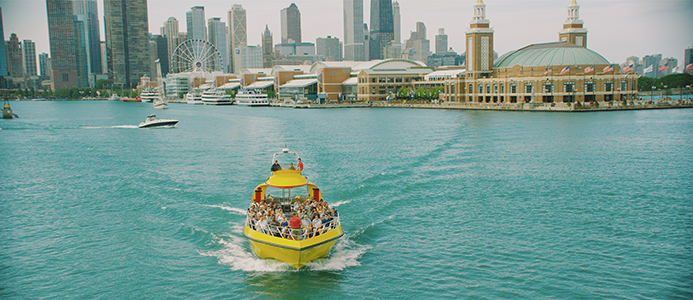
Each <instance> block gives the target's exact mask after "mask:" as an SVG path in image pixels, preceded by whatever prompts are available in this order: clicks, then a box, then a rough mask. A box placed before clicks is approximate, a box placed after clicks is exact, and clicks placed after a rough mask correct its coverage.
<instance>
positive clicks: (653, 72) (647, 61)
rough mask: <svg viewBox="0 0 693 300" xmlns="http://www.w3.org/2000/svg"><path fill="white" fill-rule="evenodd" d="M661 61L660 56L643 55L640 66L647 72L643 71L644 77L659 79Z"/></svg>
mask: <svg viewBox="0 0 693 300" xmlns="http://www.w3.org/2000/svg"><path fill="white" fill-rule="evenodd" d="M661 60H662V55H661V54H654V55H645V56H644V57H643V58H642V65H643V66H644V67H645V69H644V70H647V72H645V71H643V72H644V74H642V75H644V76H647V77H652V78H659V77H661V76H659V62H660V61H661Z"/></svg>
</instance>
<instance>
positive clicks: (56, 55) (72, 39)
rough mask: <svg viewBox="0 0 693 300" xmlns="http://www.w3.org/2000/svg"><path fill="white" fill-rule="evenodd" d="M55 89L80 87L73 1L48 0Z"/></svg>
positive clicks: (47, 11) (53, 85)
mask: <svg viewBox="0 0 693 300" xmlns="http://www.w3.org/2000/svg"><path fill="white" fill-rule="evenodd" d="M46 13H47V15H48V37H49V40H50V50H51V53H50V54H51V61H52V65H53V71H52V72H53V73H52V75H51V81H52V88H53V89H65V88H73V87H78V86H79V84H78V82H79V80H78V69H81V68H79V67H78V58H77V51H78V49H77V47H75V45H76V44H77V36H76V30H75V19H74V11H73V8H72V1H64V0H47V1H46Z"/></svg>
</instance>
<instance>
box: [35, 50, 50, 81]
mask: <svg viewBox="0 0 693 300" xmlns="http://www.w3.org/2000/svg"><path fill="white" fill-rule="evenodd" d="M38 60H39V76H41V77H43V78H50V76H51V75H50V70H49V68H48V53H45V52H43V53H41V54H39V55H38Z"/></svg>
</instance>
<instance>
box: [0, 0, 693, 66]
mask: <svg viewBox="0 0 693 300" xmlns="http://www.w3.org/2000/svg"><path fill="white" fill-rule="evenodd" d="M292 2H293V3H296V5H297V6H298V7H299V8H300V10H301V15H302V35H303V36H304V37H303V38H302V39H303V40H305V41H311V42H314V41H315V40H316V38H318V37H326V36H328V35H330V36H335V37H339V38H340V40H343V39H344V37H343V32H344V28H343V0H321V1H315V0H312V1H311V0H307V1H300V0H299V1H277V0H268V1H262V3H256V2H254V1H232V2H227V1H215V0H213V1H196V2H187V1H186V2H185V3H183V2H181V1H174V2H171V1H164V0H149V1H148V11H149V28H150V32H151V33H153V34H159V32H158V31H159V28H160V27H162V26H163V24H164V22H165V21H166V20H167V19H168V18H169V17H175V18H176V19H178V20H179V21H180V20H185V13H186V12H187V11H188V10H190V7H191V6H205V11H206V12H207V15H206V18H207V19H209V18H212V17H221V20H222V21H223V22H225V23H227V24H228V21H227V16H226V12H227V11H228V10H229V9H231V7H232V5H233V4H234V3H238V4H241V5H243V7H244V8H245V9H246V11H247V14H248V17H247V19H248V44H249V45H258V44H260V43H261V40H260V38H261V33H262V32H263V30H264V28H265V25H269V29H270V30H271V31H272V32H279V31H280V30H281V27H280V11H281V9H282V8H285V7H287V6H288V5H290V4H291V3H292ZM398 2H399V3H400V8H401V19H402V21H401V23H402V24H401V26H402V39H403V40H404V39H405V38H407V37H408V35H409V32H411V31H414V30H416V28H415V26H416V22H418V21H420V22H423V23H424V24H426V27H427V30H428V32H427V34H428V35H429V36H434V35H435V33H437V31H438V28H445V31H446V34H447V35H448V43H449V46H450V47H452V48H453V49H454V50H455V51H457V52H459V53H462V52H464V32H465V30H466V29H467V28H468V23H469V21H470V20H471V19H472V16H473V11H472V9H470V7H472V5H473V4H474V2H475V0H464V1H448V0H437V1H429V2H425V3H422V2H419V1H413V0H400V1H398ZM0 3H1V4H0V7H2V8H3V12H4V13H5V15H4V22H5V24H4V31H5V37H4V39H5V40H7V39H8V37H9V35H10V34H11V33H16V34H17V35H18V36H19V38H20V39H22V40H23V39H30V40H32V41H34V42H35V43H36V52H37V53H42V52H46V53H50V51H49V47H48V45H49V44H48V43H49V41H48V26H47V20H46V18H35V17H34V18H32V19H36V21H35V22H34V23H33V24H34V25H32V26H26V25H25V23H24V22H22V21H23V20H24V19H26V18H30V17H33V16H36V15H43V16H45V15H46V12H45V9H46V7H45V0H22V1H18V0H3V1H2V2H0ZM569 3H570V1H568V0H565V1H562V0H561V1H549V0H530V1H521V2H520V1H509V0H502V1H494V0H486V1H485V4H486V5H487V17H488V19H489V20H490V21H491V24H492V27H493V29H494V30H495V49H494V50H495V51H496V52H498V54H499V55H502V54H504V53H506V52H509V51H512V50H515V49H518V48H521V47H524V46H526V45H529V44H532V43H543V42H552V41H556V40H558V32H559V31H560V30H561V29H562V25H563V23H564V21H565V19H566V17H567V11H566V7H567V6H568V4H569ZM369 4H370V1H364V21H366V22H367V23H370V22H369V21H368V20H370V5H369ZM578 4H579V5H580V7H581V11H580V19H582V20H584V24H585V28H586V29H587V30H588V32H589V36H590V41H589V44H588V47H589V48H590V49H593V50H595V51H597V52H598V53H600V54H602V55H603V56H604V57H605V58H606V59H607V60H609V61H610V62H613V63H621V62H624V61H625V60H626V58H627V57H630V56H639V57H643V56H645V55H651V54H662V55H663V57H674V58H676V59H678V61H679V62H680V64H681V63H683V61H684V60H683V56H684V49H686V48H688V47H690V46H691V45H693V32H691V30H690V29H689V28H693V20H691V18H689V17H688V16H690V15H691V14H693V2H691V1H686V0H668V1H657V2H653V1H644V0H643V1H627V0H613V1H608V2H600V1H596V0H578ZM98 5H99V8H98V10H99V18H100V20H99V21H100V25H101V26H100V28H101V30H102V31H103V28H104V26H103V21H104V20H103V1H98ZM210 12H214V13H210ZM335 20H338V21H335ZM369 26H370V24H369ZM181 27H183V26H181ZM181 29H183V28H181ZM253 32H256V34H253ZM101 36H102V39H103V37H104V33H103V32H102V33H101Z"/></svg>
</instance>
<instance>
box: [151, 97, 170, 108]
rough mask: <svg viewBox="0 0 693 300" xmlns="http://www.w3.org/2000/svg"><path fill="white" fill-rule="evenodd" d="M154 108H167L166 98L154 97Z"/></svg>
mask: <svg viewBox="0 0 693 300" xmlns="http://www.w3.org/2000/svg"><path fill="white" fill-rule="evenodd" d="M153 103H154V108H156V109H166V108H168V102H166V100H164V99H161V98H156V99H154V102H153Z"/></svg>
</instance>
